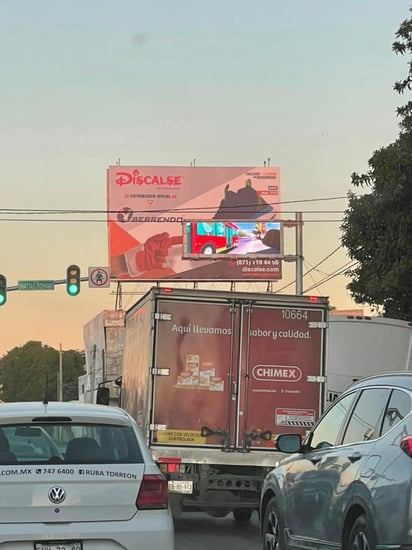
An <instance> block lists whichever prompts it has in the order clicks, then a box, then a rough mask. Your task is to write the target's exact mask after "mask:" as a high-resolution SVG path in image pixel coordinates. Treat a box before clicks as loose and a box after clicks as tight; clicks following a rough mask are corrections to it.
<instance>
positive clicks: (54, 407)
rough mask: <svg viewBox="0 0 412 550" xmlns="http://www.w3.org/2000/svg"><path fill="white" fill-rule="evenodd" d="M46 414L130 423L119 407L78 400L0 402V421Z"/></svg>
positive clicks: (84, 419)
mask: <svg viewBox="0 0 412 550" xmlns="http://www.w3.org/2000/svg"><path fill="white" fill-rule="evenodd" d="M47 416H50V417H53V416H54V417H56V416H66V417H67V416H68V417H70V418H72V419H73V420H76V421H77V422H99V423H104V422H107V423H115V424H128V425H130V422H131V419H130V417H129V415H128V414H127V413H126V412H125V411H124V410H123V409H120V408H119V407H112V406H108V405H94V404H88V403H79V402H73V401H69V402H59V401H50V402H49V403H47V404H45V403H42V402H41V401H28V402H18V403H1V404H0V423H4V422H11V421H13V420H15V421H16V422H22V421H26V420H28V421H31V420H32V419H33V418H36V417H42V418H45V417H47Z"/></svg>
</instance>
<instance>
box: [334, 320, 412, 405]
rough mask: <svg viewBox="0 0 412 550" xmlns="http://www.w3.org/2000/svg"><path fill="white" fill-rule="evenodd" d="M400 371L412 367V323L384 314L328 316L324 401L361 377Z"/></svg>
mask: <svg viewBox="0 0 412 550" xmlns="http://www.w3.org/2000/svg"><path fill="white" fill-rule="evenodd" d="M402 370H406V371H409V370H412V323H410V322H408V321H401V320H399V319H390V318H387V317H369V316H356V315H331V316H330V318H329V331H328V353H327V383H326V386H327V404H329V403H330V402H332V401H334V400H335V399H336V398H337V397H338V396H339V395H340V394H341V393H342V392H343V391H344V390H346V388H347V387H349V386H350V385H351V384H352V383H353V382H355V381H356V380H359V379H360V378H365V377H366V376H371V375H372V374H379V373H380V372H389V371H402Z"/></svg>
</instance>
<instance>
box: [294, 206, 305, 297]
mask: <svg viewBox="0 0 412 550" xmlns="http://www.w3.org/2000/svg"><path fill="white" fill-rule="evenodd" d="M295 220H296V225H295V230H296V294H297V295H299V294H303V221H302V212H296V213H295Z"/></svg>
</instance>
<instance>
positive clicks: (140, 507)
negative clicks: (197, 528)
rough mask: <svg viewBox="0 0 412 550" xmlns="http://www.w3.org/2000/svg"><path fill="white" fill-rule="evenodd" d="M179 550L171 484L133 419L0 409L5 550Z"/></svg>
mask: <svg viewBox="0 0 412 550" xmlns="http://www.w3.org/2000/svg"><path fill="white" fill-rule="evenodd" d="M3 545H4V547H5V548H6V547H7V548H9V549H10V550H11V549H16V550H97V549H98V550H125V549H127V550H136V549H137V548H138V549H139V550H157V549H159V550H160V549H161V550H174V528H173V519H172V516H171V513H170V510H169V507H168V500H167V484H166V481H165V478H164V476H163V475H162V474H161V472H160V470H159V469H158V467H157V466H156V464H155V463H154V462H153V460H152V457H151V455H150V452H149V451H148V449H147V447H146V445H145V443H144V440H143V437H142V435H141V433H140V431H139V429H138V427H137V425H136V423H135V422H134V420H133V419H132V418H131V417H130V416H129V415H128V414H127V413H126V412H125V411H123V410H122V409H119V408H116V407H108V406H105V405H86V404H81V403H74V402H70V403H57V402H51V403H41V402H38V403H3V404H1V405H0V548H2V547H3Z"/></svg>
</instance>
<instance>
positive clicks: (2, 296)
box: [0, 275, 7, 306]
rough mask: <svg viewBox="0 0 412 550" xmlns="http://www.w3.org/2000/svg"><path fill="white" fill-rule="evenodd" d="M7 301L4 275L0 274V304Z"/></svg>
mask: <svg viewBox="0 0 412 550" xmlns="http://www.w3.org/2000/svg"><path fill="white" fill-rule="evenodd" d="M6 302H7V279H6V277H5V276H4V275H0V306H4V304H5V303H6Z"/></svg>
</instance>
